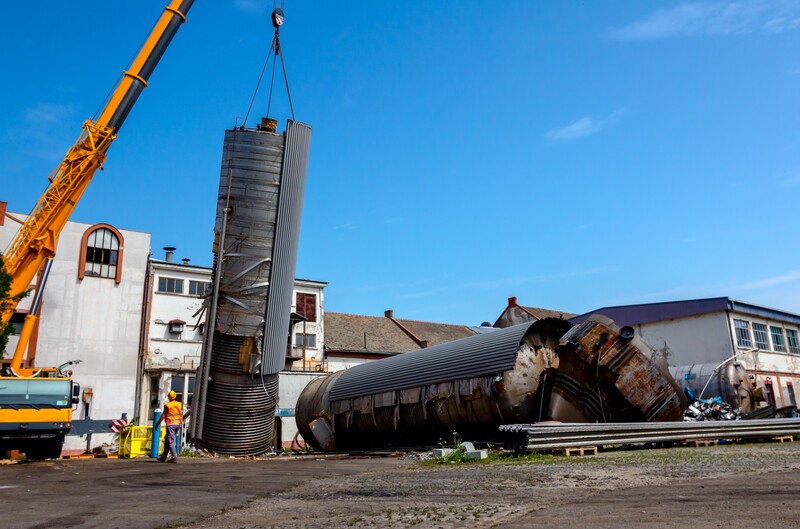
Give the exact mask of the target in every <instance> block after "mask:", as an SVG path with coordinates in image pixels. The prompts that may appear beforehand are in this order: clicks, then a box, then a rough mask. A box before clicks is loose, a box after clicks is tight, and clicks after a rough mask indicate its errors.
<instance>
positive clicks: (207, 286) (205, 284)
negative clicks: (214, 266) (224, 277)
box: [188, 279, 211, 298]
mask: <svg viewBox="0 0 800 529" xmlns="http://www.w3.org/2000/svg"><path fill="white" fill-rule="evenodd" d="M198 285H203V292H202V294H198V293H197V292H196V290H197V286H198ZM192 287H195V292H194V293H193V292H192ZM210 291H211V282H210V281H200V280H199V279H190V280H189V294H188V295H190V296H194V297H198V298H202V297H203V296H205V295H206V294H207V293H208V292H210Z"/></svg>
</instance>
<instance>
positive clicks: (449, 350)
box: [330, 322, 533, 401]
mask: <svg viewBox="0 0 800 529" xmlns="http://www.w3.org/2000/svg"><path fill="white" fill-rule="evenodd" d="M531 325H533V322H531V323H523V324H522V325H515V326H513V327H507V328H505V329H499V330H497V331H496V332H491V333H487V334H476V335H475V336H470V337H467V338H462V339H460V340H456V341H453V342H447V343H443V344H440V345H435V346H433V347H428V348H426V349H419V350H417V351H411V352H409V353H404V354H401V355H398V356H394V357H392V358H385V359H383V360H378V361H376V362H369V363H366V364H361V365H358V366H355V367H351V368H350V369H348V370H347V371H345V372H343V373H342V374H341V375H340V376H339V378H338V379H337V380H336V381H335V382H334V383H333V385H332V387H331V393H330V399H331V401H334V400H341V399H347V398H351V397H358V396H362V395H370V394H373V393H380V392H383V391H393V390H398V389H404V388H411V387H416V386H423V385H427V384H436V383H439V382H446V381H449V380H458V379H462V378H470V377H476V376H482V375H491V374H494V373H500V372H503V371H507V370H509V369H511V368H512V367H514V363H515V362H516V360H517V352H518V351H519V348H520V344H521V343H522V339H523V338H524V336H525V334H526V333H527V332H528V329H529V328H530V327H531Z"/></svg>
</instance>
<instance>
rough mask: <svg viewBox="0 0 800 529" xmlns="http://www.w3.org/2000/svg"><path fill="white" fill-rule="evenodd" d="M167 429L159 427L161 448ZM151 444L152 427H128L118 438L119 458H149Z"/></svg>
mask: <svg viewBox="0 0 800 529" xmlns="http://www.w3.org/2000/svg"><path fill="white" fill-rule="evenodd" d="M166 431H167V429H166V428H164V427H163V426H162V427H161V446H164V436H165V435H166ZM152 443H153V427H152V426H128V427H127V428H125V429H124V430H123V431H122V433H121V435H120V438H119V455H120V457H129V458H132V457H139V456H149V455H150V449H151V447H152Z"/></svg>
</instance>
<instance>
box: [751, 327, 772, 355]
mask: <svg viewBox="0 0 800 529" xmlns="http://www.w3.org/2000/svg"><path fill="white" fill-rule="evenodd" d="M753 337H754V338H755V339H756V347H758V348H759V349H764V350H765V351H769V337H768V336H767V326H766V325H764V324H763V323H753Z"/></svg>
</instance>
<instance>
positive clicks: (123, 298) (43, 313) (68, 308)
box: [0, 208, 150, 451]
mask: <svg viewBox="0 0 800 529" xmlns="http://www.w3.org/2000/svg"><path fill="white" fill-rule="evenodd" d="M3 209H4V208H3ZM24 219H25V215H20V214H15V213H7V212H6V213H4V215H2V217H0V247H2V248H3V249H5V248H7V247H8V245H9V244H10V242H11V241H12V240H13V238H14V236H15V235H16V232H17V231H18V229H19V221H24ZM149 254H150V234H147V233H141V232H135V231H131V230H124V229H119V228H116V227H114V226H111V225H108V224H94V225H90V224H83V223H79V222H68V223H67V225H66V227H65V228H64V230H63V231H62V233H61V236H60V237H59V241H58V247H57V252H56V256H55V258H54V259H53V265H52V268H51V271H50V275H49V278H48V280H47V283H46V285H45V288H44V293H43V297H42V305H41V309H40V317H41V320H40V322H39V323H38V324H37V327H36V328H35V330H34V336H33V337H32V339H31V341H30V342H29V346H28V351H27V355H26V357H27V361H26V363H27V365H36V366H59V365H62V364H65V363H67V362H70V361H80V363H78V364H76V365H74V366H72V368H71V369H72V370H73V378H74V380H75V381H76V382H77V383H79V384H80V385H81V389H82V399H81V403H80V404H79V405H78V408H77V410H76V411H75V413H74V415H73V417H74V419H76V420H80V419H96V420H99V419H119V418H121V417H123V416H127V417H129V418H131V417H132V416H133V414H134V410H135V408H136V406H135V394H136V386H137V376H136V373H137V363H138V357H139V350H140V344H141V343H142V340H143V337H142V334H141V326H140V322H141V318H142V309H143V301H144V289H145V279H146V277H147V263H148V258H149ZM29 297H30V296H29ZM29 309H30V300H29V299H28V300H24V301H23V303H22V304H20V306H19V307H18V310H17V314H15V317H14V320H12V321H14V322H16V323H15V327H17V325H18V324H21V321H22V320H23V319H24V317H25V315H26V314H27V312H28V311H29ZM16 343H17V338H16V337H12V338H11V340H10V343H9V345H8V349H7V353H8V354H7V355H6V356H7V357H8V356H11V355H12V354H13V351H14V348H15V347H16ZM87 441H88V439H87V437H86V436H68V437H67V439H66V442H65V443H64V449H65V450H68V451H69V450H76V451H80V450H82V449H84V448H86V446H87V444H90V447H95V446H99V445H102V444H104V443H113V442H114V435H113V434H111V433H107V434H94V435H92V437H91V442H90V443H87Z"/></svg>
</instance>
